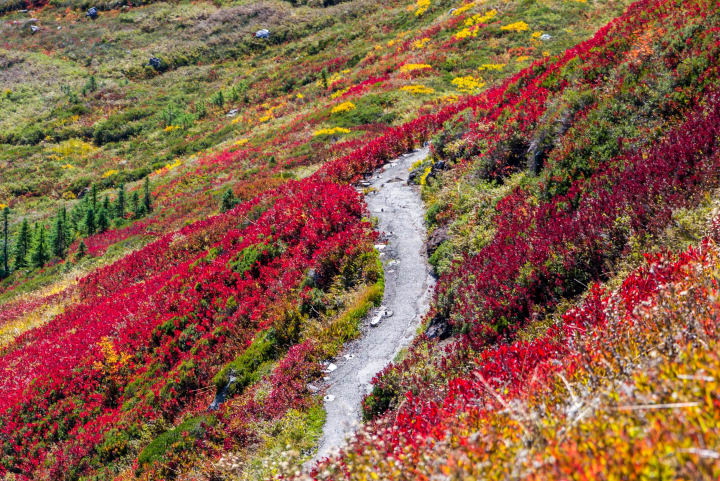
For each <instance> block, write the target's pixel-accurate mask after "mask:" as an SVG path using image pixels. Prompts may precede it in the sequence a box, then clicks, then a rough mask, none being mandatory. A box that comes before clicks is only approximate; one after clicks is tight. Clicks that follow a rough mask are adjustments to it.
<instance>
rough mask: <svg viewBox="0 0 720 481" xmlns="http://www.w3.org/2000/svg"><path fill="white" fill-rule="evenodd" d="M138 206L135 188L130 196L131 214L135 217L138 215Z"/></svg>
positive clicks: (138, 199)
mask: <svg viewBox="0 0 720 481" xmlns="http://www.w3.org/2000/svg"><path fill="white" fill-rule="evenodd" d="M139 207H140V197H139V196H138V193H137V190H136V191H135V192H133V193H132V195H131V196H130V209H132V212H133V216H134V217H135V218H137V217H139V216H138V210H139Z"/></svg>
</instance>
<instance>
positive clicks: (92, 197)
mask: <svg viewBox="0 0 720 481" xmlns="http://www.w3.org/2000/svg"><path fill="white" fill-rule="evenodd" d="M90 201H91V203H92V208H93V209H95V210H97V186H96V185H95V184H93V185H92V187H91V188H90Z"/></svg>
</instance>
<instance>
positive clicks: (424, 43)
mask: <svg viewBox="0 0 720 481" xmlns="http://www.w3.org/2000/svg"><path fill="white" fill-rule="evenodd" d="M428 43H430V38H428V37H425V38H421V39H420V40H415V41H414V42H413V44H412V47H413V49H414V50H419V49H421V48H425V47H427V44H428Z"/></svg>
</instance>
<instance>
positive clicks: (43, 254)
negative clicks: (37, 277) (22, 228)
mask: <svg viewBox="0 0 720 481" xmlns="http://www.w3.org/2000/svg"><path fill="white" fill-rule="evenodd" d="M30 260H31V261H32V265H33V267H36V268H40V267H43V266H44V265H45V263H46V262H47V261H48V253H47V240H46V239H45V226H43V225H41V226H38V225H37V224H36V225H35V243H34V245H33V250H32V254H31V255H30Z"/></svg>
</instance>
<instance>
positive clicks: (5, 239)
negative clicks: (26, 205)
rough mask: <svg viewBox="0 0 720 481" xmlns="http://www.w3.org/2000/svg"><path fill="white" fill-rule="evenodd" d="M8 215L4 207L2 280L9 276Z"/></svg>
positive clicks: (0, 272)
mask: <svg viewBox="0 0 720 481" xmlns="http://www.w3.org/2000/svg"><path fill="white" fill-rule="evenodd" d="M9 215H10V209H8V208H7V207H5V208H4V209H3V211H2V219H3V248H2V259H0V278H4V277H7V276H9V275H10V264H9V259H8V255H9V254H8V216H9Z"/></svg>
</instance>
